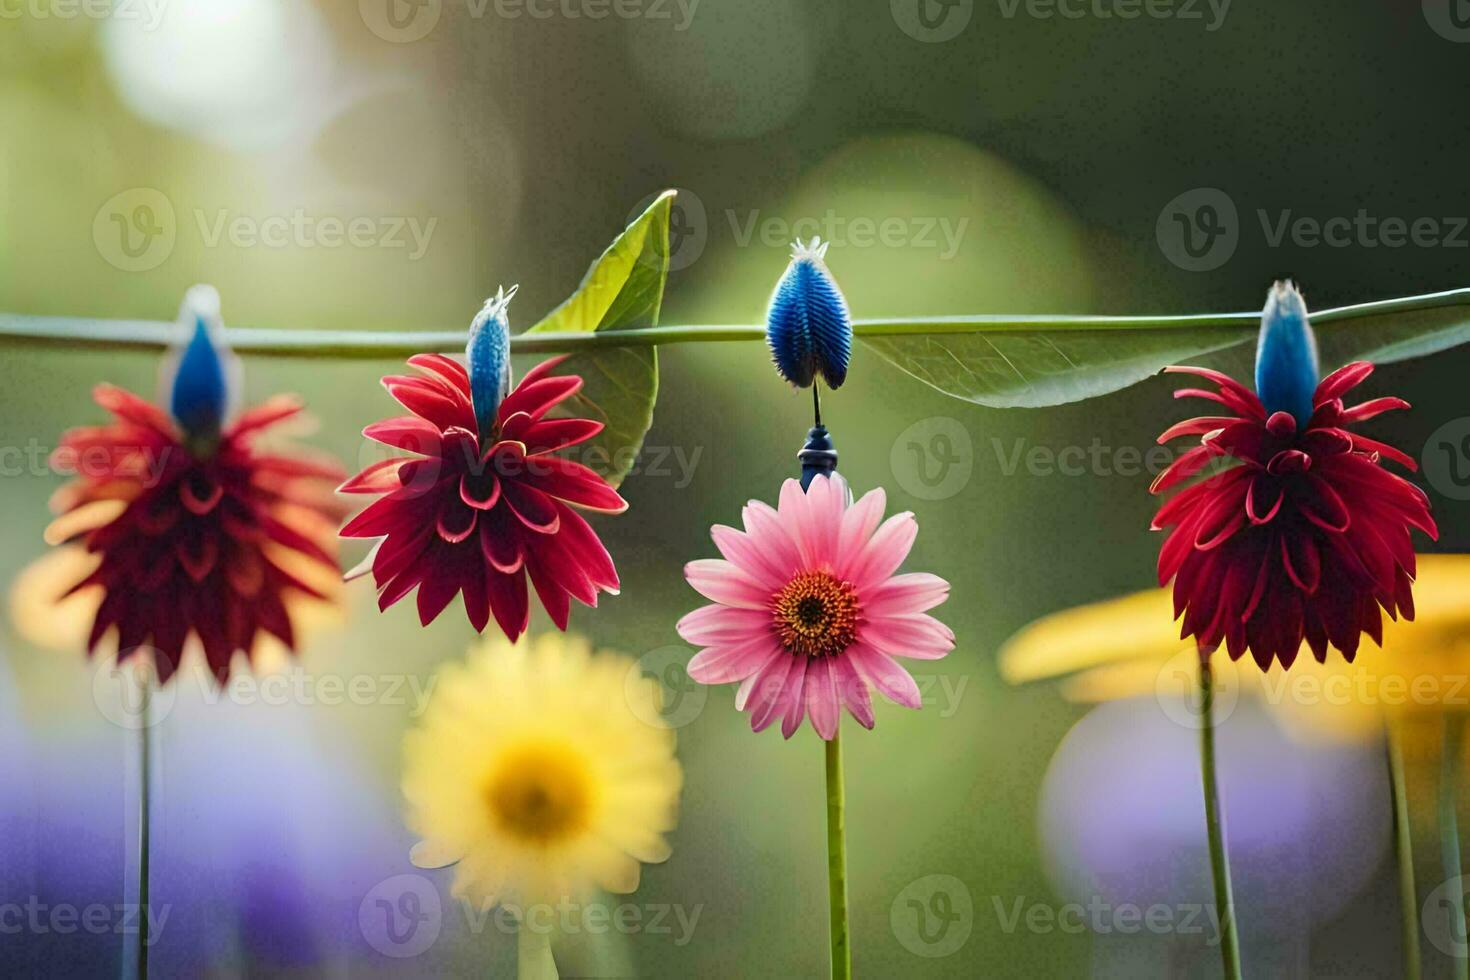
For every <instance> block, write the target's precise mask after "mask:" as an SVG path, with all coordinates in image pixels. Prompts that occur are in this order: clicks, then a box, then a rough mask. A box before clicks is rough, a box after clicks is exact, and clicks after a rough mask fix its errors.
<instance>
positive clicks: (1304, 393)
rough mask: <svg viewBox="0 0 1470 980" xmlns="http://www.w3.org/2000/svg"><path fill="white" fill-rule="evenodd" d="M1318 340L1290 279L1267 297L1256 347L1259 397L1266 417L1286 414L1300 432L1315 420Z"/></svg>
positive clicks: (1277, 284)
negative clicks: (1313, 397) (1311, 419)
mask: <svg viewBox="0 0 1470 980" xmlns="http://www.w3.org/2000/svg"><path fill="white" fill-rule="evenodd" d="M1318 380H1319V369H1318V366H1317V338H1316V337H1314V336H1313V335H1312V326H1311V324H1310V323H1308V322H1307V304H1306V301H1305V300H1303V299H1302V294H1301V293H1300V292H1298V291H1297V288H1296V286H1294V285H1293V284H1292V283H1291V281H1290V280H1287V281H1286V282H1278V283H1276V284H1275V285H1274V286H1272V287H1271V292H1270V293H1268V294H1267V296H1266V310H1265V312H1264V313H1263V314H1262V315H1261V339H1260V341H1259V342H1258V343H1257V345H1256V395H1257V396H1259V397H1260V399H1261V404H1263V405H1265V406H1266V412H1267V414H1268V415H1269V414H1271V413H1274V412H1287V413H1289V414H1291V415H1292V416H1293V417H1295V418H1296V422H1297V428H1298V430H1300V429H1303V428H1305V427H1306V424H1307V420H1308V419H1310V418H1311V417H1312V396H1313V394H1315V393H1316V391H1317V381H1318Z"/></svg>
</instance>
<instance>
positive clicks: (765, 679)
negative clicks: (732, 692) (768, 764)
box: [750, 656, 800, 732]
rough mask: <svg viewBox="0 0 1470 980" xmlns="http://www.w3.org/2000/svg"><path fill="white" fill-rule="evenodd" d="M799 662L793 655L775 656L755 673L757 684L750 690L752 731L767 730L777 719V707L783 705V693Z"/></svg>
mask: <svg viewBox="0 0 1470 980" xmlns="http://www.w3.org/2000/svg"><path fill="white" fill-rule="evenodd" d="M799 663H800V661H798V660H797V659H796V658H795V657H793V656H785V657H773V658H771V662H770V663H768V664H766V666H765V667H763V668H762V669H761V672H760V673H758V674H756V675H755V678H754V680H755V684H754V686H753V687H752V688H751V691H750V728H751V731H756V732H761V731H765V730H766V728H767V727H769V726H770V724H771V722H773V721H775V720H776V709H777V708H778V707H780V705H781V695H782V694H784V693H785V692H786V685H787V683H788V678H789V676H790V674H791V670H792V668H793V667H794V666H796V665H798V664H799Z"/></svg>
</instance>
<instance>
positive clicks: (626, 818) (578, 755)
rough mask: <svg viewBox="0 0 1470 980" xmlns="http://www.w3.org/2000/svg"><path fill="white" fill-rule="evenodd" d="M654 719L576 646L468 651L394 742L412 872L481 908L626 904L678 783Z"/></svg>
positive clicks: (624, 663) (667, 826)
mask: <svg viewBox="0 0 1470 980" xmlns="http://www.w3.org/2000/svg"><path fill="white" fill-rule="evenodd" d="M659 708H660V694H659V687H658V683H657V682H656V681H654V680H653V679H652V678H648V677H644V676H642V675H641V673H640V672H639V671H638V668H637V664H636V663H635V662H634V661H633V660H631V659H629V658H628V657H625V656H621V655H619V654H613V653H607V652H603V653H598V654H596V655H593V654H592V653H591V650H590V648H589V646H588V645H587V643H586V642H585V641H583V640H580V639H577V638H575V637H564V636H562V635H560V634H556V633H547V634H545V635H543V636H541V637H540V638H539V639H538V640H536V641H535V643H534V644H529V645H528V644H526V643H524V642H523V643H522V644H521V645H520V646H519V647H516V646H512V645H511V644H510V643H508V642H506V641H504V640H502V639H494V640H487V641H486V642H485V643H483V644H482V645H480V646H479V647H477V648H475V649H472V650H471V651H470V654H469V659H468V662H467V663H465V664H462V665H461V664H453V665H450V666H448V667H446V668H444V669H443V670H442V671H441V672H440V673H439V676H438V683H437V688H436V690H435V692H434V696H433V699H432V701H431V702H430V704H429V708H428V710H427V711H426V712H425V714H424V718H423V721H422V724H421V725H420V726H419V727H418V728H416V729H415V730H413V731H411V732H410V733H409V735H408V737H407V739H406V741H405V745H404V749H405V770H404V777H403V791H404V795H405V796H406V797H407V798H408V805H409V814H408V823H409V827H410V829H412V830H413V831H414V832H415V833H416V834H418V836H419V837H420V838H422V840H421V843H419V844H418V845H417V846H415V847H414V849H413V853H412V854H411V859H412V860H413V863H414V864H416V865H418V866H419V867H421V868H438V867H444V866H446V865H449V864H456V863H457V867H456V869H455V877H454V888H453V890H454V894H455V895H456V896H457V897H460V898H463V899H465V900H467V901H470V902H472V903H475V904H479V905H488V904H493V903H504V904H507V905H519V906H521V907H526V906H531V905H539V904H555V903H558V902H560V901H564V900H565V901H576V900H577V899H578V898H579V897H581V896H585V895H587V894H588V893H589V892H591V891H592V890H593V889H594V888H602V889H603V890H605V891H608V892H613V893H617V894H626V893H629V892H632V891H634V890H635V889H637V887H638V877H639V872H640V869H641V866H642V863H654V864H656V863H658V862H661V861H664V860H666V859H667V858H668V856H669V845H668V842H667V841H666V840H665V839H664V835H665V834H666V833H667V832H669V831H670V830H672V829H673V827H674V824H675V822H676V819H677V811H678V800H679V789H680V786H681V785H682V783H683V772H682V770H681V769H680V768H679V762H678V760H677V759H676V758H675V757H674V733H673V732H672V731H671V730H670V729H669V728H668V727H667V726H665V725H663V723H662V721H661V718H660V714H659Z"/></svg>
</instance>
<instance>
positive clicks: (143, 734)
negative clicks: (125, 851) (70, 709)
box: [137, 672, 153, 980]
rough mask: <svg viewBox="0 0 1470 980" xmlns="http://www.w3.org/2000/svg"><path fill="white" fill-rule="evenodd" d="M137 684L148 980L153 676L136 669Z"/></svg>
mask: <svg viewBox="0 0 1470 980" xmlns="http://www.w3.org/2000/svg"><path fill="white" fill-rule="evenodd" d="M138 678H139V679H138V683H139V685H140V686H141V687H142V694H141V700H140V709H141V710H140V712H139V714H140V717H141V718H142V721H143V727H142V728H140V729H138V782H139V793H138V974H137V976H138V980H148V947H149V945H150V943H151V941H152V940H151V938H150V937H149V935H148V925H149V915H148V875H149V870H150V865H151V863H152V862H151V861H150V860H149V853H148V852H149V831H150V824H151V823H152V815H153V807H152V806H151V798H152V788H153V771H152V770H153V748H152V746H153V734H152V732H153V717H152V708H153V679H152V676H151V674H148V673H144V672H139V675H138Z"/></svg>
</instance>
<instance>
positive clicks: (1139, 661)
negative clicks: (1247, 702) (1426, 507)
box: [1000, 555, 1470, 737]
mask: <svg viewBox="0 0 1470 980" xmlns="http://www.w3.org/2000/svg"><path fill="white" fill-rule="evenodd" d="M1467 595H1470V555H1420V556H1418V578H1417V580H1416V583H1415V587H1414V599H1415V605H1416V615H1415V618H1414V620H1413V621H1412V622H1410V621H1407V620H1403V619H1400V620H1398V621H1392V620H1386V621H1385V622H1384V629H1383V644H1382V646H1381V648H1380V647H1375V646H1372V645H1368V644H1365V645H1364V646H1363V647H1362V648H1361V649H1360V651H1359V653H1358V657H1357V659H1356V660H1355V661H1354V662H1353V663H1351V664H1349V663H1345V662H1343V661H1342V660H1340V659H1339V658H1335V657H1334V658H1332V659H1331V660H1330V661H1329V663H1327V664H1325V665H1324V664H1319V663H1317V662H1316V660H1315V659H1314V658H1313V657H1312V656H1311V651H1310V650H1307V649H1305V648H1304V649H1303V650H1302V651H1301V654H1300V655H1299V656H1298V657H1297V660H1296V663H1295V664H1294V665H1293V666H1292V668H1291V669H1290V670H1289V671H1287V670H1283V669H1282V668H1281V666H1280V665H1279V664H1274V665H1273V666H1272V668H1271V670H1270V671H1269V672H1265V673H1263V672H1261V671H1259V670H1256V669H1255V668H1253V667H1252V668H1250V669H1241V670H1239V671H1236V670H1234V669H1233V666H1232V665H1231V664H1230V661H1229V660H1228V659H1227V658H1226V656H1225V655H1224V653H1223V651H1217V652H1216V653H1215V654H1214V657H1213V662H1214V664H1215V665H1216V682H1217V683H1220V684H1223V685H1224V686H1225V688H1226V689H1227V690H1228V689H1229V688H1230V687H1231V686H1235V688H1236V690H1237V691H1239V692H1242V693H1249V694H1253V695H1256V696H1258V697H1261V698H1263V699H1265V701H1266V702H1267V704H1268V705H1270V706H1271V707H1272V708H1274V709H1277V710H1278V711H1279V712H1280V713H1281V714H1282V716H1283V717H1284V719H1285V720H1286V721H1287V722H1288V724H1290V725H1292V727H1293V728H1294V729H1295V730H1296V731H1298V732H1306V733H1310V734H1313V735H1327V736H1329V737H1338V736H1343V737H1360V736H1375V737H1376V735H1377V733H1378V732H1380V731H1382V726H1383V722H1384V720H1385V719H1386V718H1387V717H1390V716H1392V717H1400V716H1403V715H1408V714H1415V713H1419V712H1431V713H1438V712H1444V711H1466V710H1470V602H1466V600H1465V597H1466V596H1467ZM1171 603H1172V600H1171V598H1170V595H1169V591H1168V590H1167V589H1149V590H1147V591H1144V592H1136V593H1133V594H1132V595H1128V596H1123V597H1122V598H1119V599H1113V600H1110V601H1106V602H1099V603H1094V604H1091V605H1087V606H1080V607H1078V608H1075V609H1068V610H1064V611H1062V612H1059V613H1055V614H1053V615H1051V616H1046V617H1044V618H1042V619H1039V620H1037V621H1036V622H1034V623H1032V624H1031V625H1030V626H1027V627H1026V628H1025V629H1023V630H1021V631H1020V632H1019V633H1017V634H1016V635H1015V636H1014V637H1012V638H1011V639H1010V640H1009V641H1008V642H1007V643H1006V644H1005V646H1004V647H1002V649H1001V652H1000V670H1001V675H1002V676H1003V677H1004V678H1005V679H1006V680H1008V681H1010V682H1011V683H1013V684H1019V683H1024V682H1027V681H1035V680H1042V679H1047V678H1064V680H1063V682H1062V693H1063V695H1064V696H1065V697H1067V698H1069V699H1071V700H1074V701H1082V702H1098V701H1110V700H1114V699H1117V698H1125V697H1136V696H1141V695H1149V694H1155V695H1171V694H1179V693H1182V692H1183V688H1182V686H1181V685H1180V684H1177V683H1175V679H1176V678H1177V677H1180V676H1185V675H1187V674H1188V672H1189V671H1190V670H1191V669H1192V665H1193V660H1194V658H1195V657H1196V656H1197V654H1196V653H1195V650H1194V648H1193V645H1192V644H1190V643H1189V642H1188V641H1184V640H1180V639H1179V627H1178V625H1177V623H1175V621H1174V615H1173V608H1172V604H1171ZM1218 698H1219V695H1218V694H1217V700H1218Z"/></svg>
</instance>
